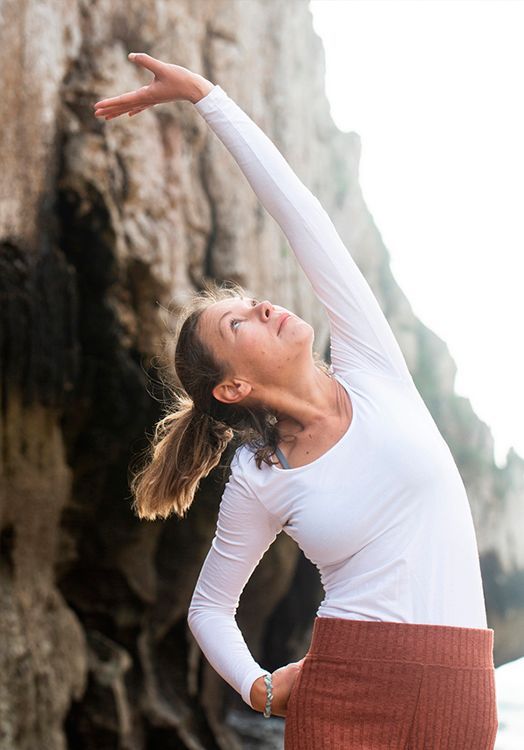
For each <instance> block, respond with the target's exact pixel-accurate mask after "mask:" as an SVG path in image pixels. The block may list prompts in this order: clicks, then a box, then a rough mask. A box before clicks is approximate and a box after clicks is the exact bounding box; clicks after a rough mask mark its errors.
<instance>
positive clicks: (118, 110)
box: [93, 52, 214, 120]
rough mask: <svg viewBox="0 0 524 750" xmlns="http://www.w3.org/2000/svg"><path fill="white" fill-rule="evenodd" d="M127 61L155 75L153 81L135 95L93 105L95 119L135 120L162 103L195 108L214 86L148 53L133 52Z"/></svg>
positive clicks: (129, 93)
mask: <svg viewBox="0 0 524 750" xmlns="http://www.w3.org/2000/svg"><path fill="white" fill-rule="evenodd" d="M128 57H129V59H130V60H131V61H132V62H134V63H136V64H137V65H140V66H141V67H143V68H146V69H147V70H150V71H151V72H152V73H153V75H154V78H153V80H152V81H150V82H149V83H148V84H147V85H146V86H141V87H140V88H138V89H136V90H135V91H129V92H127V93H126V94H120V96H113V97H111V98H109V99H101V100H100V101H98V102H96V104H94V105H93V106H94V109H95V116H96V117H104V118H105V119H106V120H111V119H113V117H119V116H120V115H124V114H126V113H128V114H129V115H130V116H132V115H136V114H138V113H139V112H142V111H143V110H144V109H147V108H148V107H153V106H154V105H155V104H161V103H162V102H172V101H173V102H174V101H189V102H193V104H194V103H195V102H197V101H198V100H199V99H201V98H202V97H203V96H205V95H206V94H207V93H209V91H211V89H212V88H213V86H214V84H212V83H211V82H210V81H208V80H207V79H206V78H204V77H203V76H201V75H199V74H198V73H193V72H192V71H191V70H188V69H187V68H183V67H182V66H181V65H173V64H171V63H165V62H162V61H161V60H157V59H156V58H155V57H151V55H147V54H146V53H145V52H130V53H129V55H128Z"/></svg>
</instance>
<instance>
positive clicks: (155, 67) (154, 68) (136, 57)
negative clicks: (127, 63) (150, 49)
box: [128, 52, 165, 75]
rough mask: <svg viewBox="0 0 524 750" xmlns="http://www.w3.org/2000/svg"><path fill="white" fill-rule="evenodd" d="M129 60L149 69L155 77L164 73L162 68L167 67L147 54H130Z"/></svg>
mask: <svg viewBox="0 0 524 750" xmlns="http://www.w3.org/2000/svg"><path fill="white" fill-rule="evenodd" d="M128 58H129V59H130V60H131V62H134V63H136V64H137V65H141V66H142V67H143V68H147V69H148V70H150V71H151V72H152V73H154V74H155V75H159V74H160V73H161V72H162V68H164V67H165V63H163V62H161V60H157V59H156V57H151V55H148V54H146V53H145V52H130V53H129V55H128Z"/></svg>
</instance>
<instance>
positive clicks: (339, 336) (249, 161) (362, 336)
mask: <svg viewBox="0 0 524 750" xmlns="http://www.w3.org/2000/svg"><path fill="white" fill-rule="evenodd" d="M140 57H142V56H140ZM135 61H136V62H140V64H144V66H145V67H147V68H148V69H150V70H151V71H152V72H153V73H154V74H155V80H154V81H152V82H151V83H150V84H149V86H145V87H142V88H140V89H138V90H137V91H136V92H132V93H128V94H124V95H122V96H120V97H114V98H113V99H104V100H102V101H100V102H98V103H97V105H96V106H97V108H98V109H97V111H96V114H97V116H106V117H109V118H111V117H118V116H119V115H120V114H123V113H125V112H129V114H136V113H137V112H140V111H142V110H143V109H145V108H147V107H148V106H152V104H155V103H159V102H161V101H167V100H168V98H166V97H169V96H170V97H171V99H173V100H177V99H186V100H187V101H192V102H193V103H194V105H195V108H196V109H197V110H198V112H199V113H200V114H201V115H202V117H204V119H205V120H206V122H207V123H208V125H209V126H210V127H211V128H212V129H213V131H214V132H215V134H216V135H217V136H218V137H219V138H220V140H221V141H222V143H223V144H224V145H225V146H226V147H227V149H228V150H229V151H230V153H231V154H232V156H233V157H234V159H235V161H236V162H237V164H238V166H239V167H240V169H241V170H242V172H243V173H244V175H245V176H246V178H247V180H248V182H249V184H250V185H251V187H252V188H253V190H254V192H255V194H256V195H257V197H258V198H259V199H260V201H261V203H262V205H263V206H264V207H265V208H266V210H267V211H268V212H269V213H270V214H271V216H272V217H273V218H274V219H275V220H276V221H277V223H278V224H279V225H280V227H281V229H282V230H283V232H284V234H285V235H286V237H287V239H288V241H289V244H290V246H291V248H292V249H293V252H294V253H295V256H296V258H297V260H298V262H299V264H300V266H301V267H302V269H303V271H304V273H305V274H306V276H307V278H308V279H309V281H310V283H311V285H312V287H313V290H314V292H315V294H316V296H317V298H318V299H319V301H320V302H321V303H322V305H323V306H324V308H325V310H326V313H327V315H328V318H329V322H330V330H331V361H332V363H333V365H334V367H335V369H336V370H338V371H339V372H340V373H342V374H347V375H348V376H350V375H351V374H352V373H353V372H355V371H364V372H366V371H367V372H371V373H374V374H379V375H383V376H387V377H393V378H396V379H402V380H404V381H407V382H410V383H412V379H411V375H410V372H409V370H408V367H407V364H406V362H405V360H404V357H403V355H402V352H401V350H400V347H399V345H398V342H397V340H396V338H395V336H394V334H393V331H392V330H391V328H390V326H389V323H388V321H387V319H386V317H385V315H384V313H383V312H382V310H381V308H380V305H379V304H378V301H377V299H376V297H375V295H374V294H373V291H372V290H371V288H370V286H369V284H368V282H367V281H366V279H365V277H364V275H363V274H362V272H361V271H360V269H359V268H358V266H357V264H356V263H355V261H354V260H353V258H352V256H351V254H350V252H349V251H348V249H347V247H346V246H345V245H344V243H343V242H342V240H341V238H340V236H339V234H338V233H337V231H336V229H335V226H334V225H333V222H332V221H331V219H330V217H329V216H328V214H327V212H326V211H325V210H324V208H323V207H322V205H321V204H320V202H319V200H318V199H317V198H316V197H315V196H314V195H313V194H312V193H311V191H310V190H309V189H308V188H307V187H306V186H305V185H304V183H303V182H302V181H301V180H300V179H299V178H298V177H297V175H296V174H295V172H294V171H293V169H292V168H291V166H290V165H289V164H288V162H287V161H286V159H285V158H284V157H283V155H282V154H281V153H280V151H279V150H278V148H277V147H276V146H275V145H274V144H273V142H272V141H271V139H270V138H268V136H266V135H265V133H264V132H263V131H262V130H261V128H260V127H259V126H258V125H256V123H255V122H254V121H253V120H252V119H251V118H250V117H249V116H248V115H247V114H246V113H245V112H244V111H243V110H242V109H241V108H240V107H239V106H238V105H237V104H236V103H235V102H234V101H233V100H232V99H231V98H230V97H229V96H228V95H227V94H226V92H225V91H224V90H223V89H222V88H221V87H220V86H219V85H213V84H211V83H210V82H209V81H207V80H206V79H205V78H202V76H198V75H197V74H192V73H191V72H190V71H188V70H187V69H186V68H181V67H180V66H176V65H174V66H173V65H167V64H166V63H162V62H160V61H158V60H155V59H154V58H149V56H145V60H144V62H143V63H142V62H141V60H137V59H136V58H135ZM206 92H207V93H206ZM202 94H203V95H202ZM156 98H158V100H155V99H156Z"/></svg>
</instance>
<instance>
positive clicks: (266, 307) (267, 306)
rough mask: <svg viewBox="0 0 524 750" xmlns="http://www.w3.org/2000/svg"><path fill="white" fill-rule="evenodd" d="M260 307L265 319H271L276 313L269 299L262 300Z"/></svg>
mask: <svg viewBox="0 0 524 750" xmlns="http://www.w3.org/2000/svg"><path fill="white" fill-rule="evenodd" d="M260 307H261V311H262V315H263V316H264V318H268V319H269V318H271V316H272V315H273V312H274V308H273V305H272V304H271V302H269V300H267V299H265V300H262V302H261V303H260Z"/></svg>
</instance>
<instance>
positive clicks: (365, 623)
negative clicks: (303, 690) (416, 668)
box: [308, 616, 495, 668]
mask: <svg viewBox="0 0 524 750" xmlns="http://www.w3.org/2000/svg"><path fill="white" fill-rule="evenodd" d="M494 632H495V631H494V630H493V629H492V628H463V627H457V626H454V625H426V624H421V623H406V622H385V621H379V620H350V619H346V618H343V617H325V616H317V617H315V620H314V623H313V634H312V638H311V645H310V647H309V650H308V654H310V655H311V656H313V657H315V656H316V657H324V658H332V659H342V660H344V659H348V660H351V659H352V658H358V659H378V660H383V661H400V662H408V661H414V662H420V663H424V664H441V665H448V666H452V667H491V668H493V667H494V663H493V642H494Z"/></svg>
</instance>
